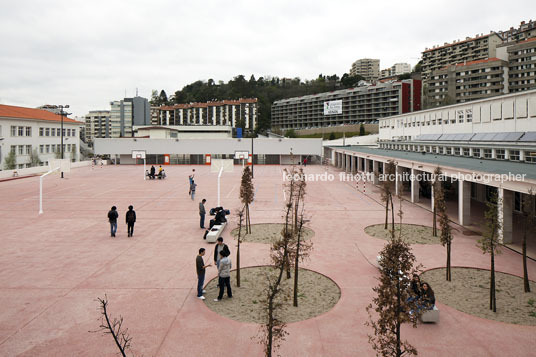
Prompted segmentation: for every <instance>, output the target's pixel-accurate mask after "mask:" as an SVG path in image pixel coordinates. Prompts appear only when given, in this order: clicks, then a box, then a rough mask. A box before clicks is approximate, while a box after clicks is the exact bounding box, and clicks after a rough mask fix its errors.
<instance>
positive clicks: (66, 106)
mask: <svg viewBox="0 0 536 357" xmlns="http://www.w3.org/2000/svg"><path fill="white" fill-rule="evenodd" d="M58 108H60V117H61V129H60V130H61V148H60V149H61V159H62V160H63V114H64V113H63V109H64V108H69V105H68V104H67V105H58ZM60 166H61V164H60ZM60 171H61V178H63V171H62V170H60Z"/></svg>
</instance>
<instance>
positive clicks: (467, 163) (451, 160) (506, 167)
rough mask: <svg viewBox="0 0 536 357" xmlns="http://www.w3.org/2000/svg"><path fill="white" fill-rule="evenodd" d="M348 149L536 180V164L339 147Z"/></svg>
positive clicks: (360, 147) (358, 147) (357, 147)
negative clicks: (510, 174)
mask: <svg viewBox="0 0 536 357" xmlns="http://www.w3.org/2000/svg"><path fill="white" fill-rule="evenodd" d="M338 148H341V149H344V150H348V151H355V152H360V153H363V154H370V155H379V156H386V157H392V158H394V159H402V160H411V161H415V162H422V163H425V164H434V165H437V166H441V167H447V166H448V167H453V168H459V169H465V170H470V171H473V172H485V173H489V174H492V175H495V174H500V175H508V174H509V173H512V174H513V175H523V174H525V175H526V176H525V177H526V178H529V179H532V180H536V165H534V164H526V163H523V162H512V161H499V160H486V159H476V158H471V157H462V156H447V155H439V154H433V153H425V154H422V153H416V152H408V151H397V150H385V149H377V148H368V147H362V146H345V147H338Z"/></svg>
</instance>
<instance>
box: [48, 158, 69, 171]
mask: <svg viewBox="0 0 536 357" xmlns="http://www.w3.org/2000/svg"><path fill="white" fill-rule="evenodd" d="M48 168H49V169H50V170H54V169H57V168H59V169H60V170H59V171H60V172H71V160H70V159H50V160H48Z"/></svg>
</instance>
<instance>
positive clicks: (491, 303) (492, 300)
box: [489, 245, 497, 312]
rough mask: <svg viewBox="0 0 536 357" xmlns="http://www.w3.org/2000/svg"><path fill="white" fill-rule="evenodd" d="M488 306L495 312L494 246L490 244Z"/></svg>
mask: <svg viewBox="0 0 536 357" xmlns="http://www.w3.org/2000/svg"><path fill="white" fill-rule="evenodd" d="M489 297H490V300H489V308H490V310H493V312H497V302H496V299H495V246H494V245H492V246H491V284H490V294H489Z"/></svg>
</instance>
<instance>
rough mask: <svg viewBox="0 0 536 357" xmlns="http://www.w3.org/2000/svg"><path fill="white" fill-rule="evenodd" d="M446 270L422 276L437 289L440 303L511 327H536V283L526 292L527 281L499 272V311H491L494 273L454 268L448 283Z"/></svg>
mask: <svg viewBox="0 0 536 357" xmlns="http://www.w3.org/2000/svg"><path fill="white" fill-rule="evenodd" d="M445 270H446V269H445V268H440V269H432V270H428V271H425V272H424V273H422V274H421V282H427V283H429V284H430V286H431V287H432V289H433V290H434V293H435V297H436V301H437V302H439V303H441V304H445V305H448V306H451V307H453V308H455V309H456V310H459V311H463V312H465V313H467V314H471V315H474V316H478V317H481V318H484V319H489V320H495V321H501V322H506V323H511V324H519V325H532V326H536V292H534V290H535V289H536V284H535V283H534V282H533V281H531V282H530V283H531V292H530V293H524V292H523V291H524V290H523V279H522V278H520V277H517V276H514V275H510V274H505V273H498V272H496V273H495V279H496V294H497V295H496V299H497V312H493V311H492V310H490V309H489V281H490V271H489V270H482V269H475V268H452V281H450V282H449V281H446V280H445Z"/></svg>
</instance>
